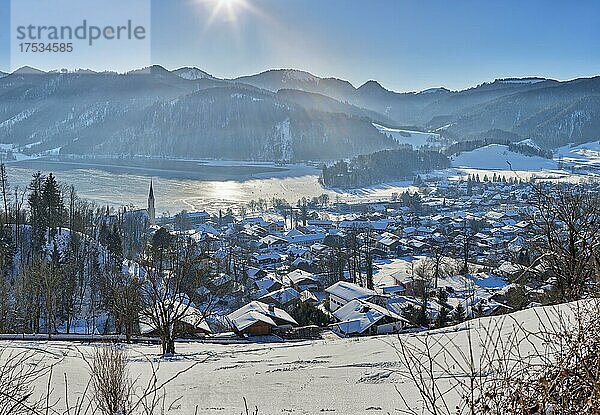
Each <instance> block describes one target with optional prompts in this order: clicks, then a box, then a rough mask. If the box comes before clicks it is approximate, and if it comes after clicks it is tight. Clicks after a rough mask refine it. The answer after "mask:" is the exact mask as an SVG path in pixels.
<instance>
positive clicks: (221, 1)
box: [208, 0, 249, 23]
mask: <svg viewBox="0 0 600 415" xmlns="http://www.w3.org/2000/svg"><path fill="white" fill-rule="evenodd" d="M208 3H210V4H211V7H212V12H211V16H210V18H209V23H212V22H213V21H214V20H215V19H216V18H225V19H226V21H229V22H232V21H235V20H237V16H238V14H239V13H240V12H241V11H242V10H243V9H248V8H249V6H248V3H247V2H246V0H208Z"/></svg>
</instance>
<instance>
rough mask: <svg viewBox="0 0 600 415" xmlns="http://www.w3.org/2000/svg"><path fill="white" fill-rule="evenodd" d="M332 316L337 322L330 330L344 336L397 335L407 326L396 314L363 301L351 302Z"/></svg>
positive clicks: (406, 322) (405, 321)
mask: <svg viewBox="0 0 600 415" xmlns="http://www.w3.org/2000/svg"><path fill="white" fill-rule="evenodd" d="M333 315H334V317H335V318H336V319H337V320H338V322H337V323H334V324H332V325H331V328H332V330H333V331H335V332H338V333H340V334H343V335H346V336H352V335H365V334H388V333H398V332H399V331H401V330H403V329H404V328H405V327H406V325H407V324H409V322H408V320H406V319H404V318H402V317H401V316H399V315H398V314H396V313H394V312H392V311H390V310H387V309H386V308H384V307H381V306H378V305H376V304H372V303H369V302H368V301H364V300H352V301H350V302H349V303H347V304H346V305H345V306H343V307H341V308H339V309H338V310H337V311H336V312H335V313H333Z"/></svg>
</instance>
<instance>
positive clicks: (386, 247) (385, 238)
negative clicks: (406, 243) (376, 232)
mask: <svg viewBox="0 0 600 415" xmlns="http://www.w3.org/2000/svg"><path fill="white" fill-rule="evenodd" d="M401 246H402V244H401V243H400V239H399V238H398V237H397V236H396V235H394V234H393V233H389V232H384V233H382V234H381V237H380V238H379V240H378V241H377V243H376V244H375V247H376V248H377V249H380V250H381V251H383V252H384V253H385V254H386V255H392V254H396V253H397V252H398V249H399V248H400V247H401Z"/></svg>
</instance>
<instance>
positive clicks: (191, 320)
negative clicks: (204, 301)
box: [139, 300, 212, 338]
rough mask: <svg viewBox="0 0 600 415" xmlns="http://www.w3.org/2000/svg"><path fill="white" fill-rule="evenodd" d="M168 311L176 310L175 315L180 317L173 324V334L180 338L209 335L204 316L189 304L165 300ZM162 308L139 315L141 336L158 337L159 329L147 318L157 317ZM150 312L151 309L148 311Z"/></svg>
mask: <svg viewBox="0 0 600 415" xmlns="http://www.w3.org/2000/svg"><path fill="white" fill-rule="evenodd" d="M167 301H169V302H168V303H165V304H168V306H169V308H170V309H173V310H177V315H178V316H179V317H180V318H179V319H178V321H177V322H176V324H175V333H178V334H179V336H180V337H187V338H189V337H204V336H205V335H207V334H211V333H212V332H211V330H210V327H209V326H208V323H207V322H206V319H205V318H204V315H203V314H202V312H201V311H200V310H198V309H197V308H196V307H194V306H193V305H191V304H185V303H182V302H181V301H179V300H167ZM161 309H162V307H157V309H156V310H157V312H156V313H154V312H152V311H151V312H149V313H141V314H140V316H139V327H140V333H141V334H142V335H143V336H149V337H155V336H159V335H160V333H159V329H158V327H157V325H156V324H155V322H154V321H153V318H149V317H148V315H149V314H151V315H156V316H158V315H159V312H158V310H161ZM150 310H152V309H150Z"/></svg>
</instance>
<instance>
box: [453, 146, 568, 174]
mask: <svg viewBox="0 0 600 415" xmlns="http://www.w3.org/2000/svg"><path fill="white" fill-rule="evenodd" d="M452 166H454V167H463V168H474V169H504V170H510V169H512V170H544V169H549V170H552V169H556V168H557V164H556V162H555V161H553V160H548V159H545V158H543V157H538V156H533V157H532V156H525V155H523V154H519V153H515V152H513V151H510V150H509V149H508V146H504V145H500V144H490V145H488V146H485V147H481V148H478V149H476V150H473V151H467V152H464V153H461V154H459V155H457V156H455V157H453V158H452Z"/></svg>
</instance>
